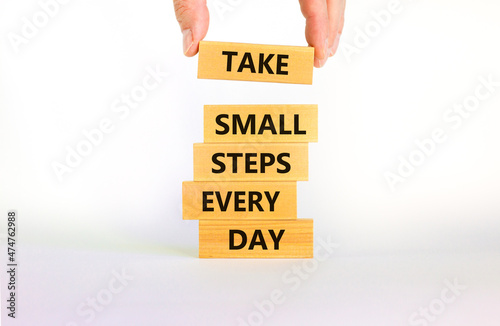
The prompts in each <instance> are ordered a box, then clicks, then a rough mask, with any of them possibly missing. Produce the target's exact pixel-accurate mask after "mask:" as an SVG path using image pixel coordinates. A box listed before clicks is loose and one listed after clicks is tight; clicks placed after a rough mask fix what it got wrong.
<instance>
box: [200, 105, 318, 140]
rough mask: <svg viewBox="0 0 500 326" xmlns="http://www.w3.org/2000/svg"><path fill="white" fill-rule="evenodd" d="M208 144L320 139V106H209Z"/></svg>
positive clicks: (205, 120)
mask: <svg viewBox="0 0 500 326" xmlns="http://www.w3.org/2000/svg"><path fill="white" fill-rule="evenodd" d="M204 111H205V113H204V119H203V120H204V134H205V137H204V141H205V143H212V142H213V143H217V142H223V143H228V142H229V143H245V142H270V143H279V142H283V143H299V142H317V141H318V106H317V105H205V110H204Z"/></svg>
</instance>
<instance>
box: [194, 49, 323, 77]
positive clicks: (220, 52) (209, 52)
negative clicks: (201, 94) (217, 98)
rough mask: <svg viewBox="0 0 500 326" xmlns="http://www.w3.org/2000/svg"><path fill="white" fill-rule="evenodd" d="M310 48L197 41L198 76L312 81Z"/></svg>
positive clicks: (311, 50)
mask: <svg viewBox="0 0 500 326" xmlns="http://www.w3.org/2000/svg"><path fill="white" fill-rule="evenodd" d="M313 66H314V48H311V47H305V46H279V45H260V44H245V43H224V42H207V41H201V42H200V52H199V57H198V78H203V79H229V80H248V81H261V82H275V83H291V84H309V85H311V84H312V76H313Z"/></svg>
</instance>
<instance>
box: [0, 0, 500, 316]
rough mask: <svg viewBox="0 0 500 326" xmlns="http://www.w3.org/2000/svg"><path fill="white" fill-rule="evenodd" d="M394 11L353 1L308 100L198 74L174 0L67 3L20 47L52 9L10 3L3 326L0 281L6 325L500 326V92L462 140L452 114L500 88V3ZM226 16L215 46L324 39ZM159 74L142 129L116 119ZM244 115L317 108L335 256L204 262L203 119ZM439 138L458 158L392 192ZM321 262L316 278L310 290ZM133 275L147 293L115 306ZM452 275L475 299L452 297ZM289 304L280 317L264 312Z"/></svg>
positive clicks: (285, 89) (319, 195)
mask: <svg viewBox="0 0 500 326" xmlns="http://www.w3.org/2000/svg"><path fill="white" fill-rule="evenodd" d="M42 2H43V3H45V2H46V0H45V1H44V0H42ZM220 3H222V4H226V6H230V7H229V9H230V10H228V11H226V12H224V13H221V12H220V11H219V12H218V11H217V10H216V9H215V5H216V4H219V5H220ZM228 3H229V4H228ZM388 4H389V1H384V0H376V1H349V0H348V3H347V10H346V19H345V21H346V25H345V29H344V34H343V37H342V41H341V42H342V44H341V47H340V49H339V52H338V54H337V55H336V56H335V57H333V58H331V59H330V60H329V61H328V62H327V65H326V66H325V67H324V68H323V69H315V71H314V74H315V75H314V83H313V86H305V85H284V84H267V83H251V82H232V81H214V80H198V79H197V78H196V71H197V58H185V57H184V56H183V55H182V44H181V33H180V30H179V27H178V25H177V22H176V20H175V17H174V12H173V6H172V3H171V2H170V1H167V0H142V1H138V0H129V1H96V0H88V1H78V0H73V1H68V3H67V4H64V5H60V8H59V10H58V12H57V13H55V14H54V17H51V18H50V19H49V20H48V22H47V23H46V25H45V26H43V27H41V28H39V29H38V32H37V33H36V35H32V37H31V38H29V39H26V40H27V41H26V43H23V44H21V45H20V46H18V47H16V46H13V45H12V42H11V41H10V39H11V38H12V37H13V36H12V35H13V34H16V35H19V36H22V35H23V34H22V30H23V26H24V25H25V24H26V21H25V20H23V17H26V19H28V20H30V21H32V20H33V16H34V15H37V13H39V12H40V11H41V7H40V5H39V3H38V2H37V1H32V0H25V1H13V0H2V1H1V2H0V15H1V16H0V29H1V35H2V43H1V47H2V48H1V54H0V55H1V56H0V82H1V90H0V214H1V215H2V216H4V217H3V218H2V219H1V220H2V221H3V222H2V225H1V227H2V235H3V237H2V248H3V249H2V254H1V257H3V258H2V264H6V256H5V252H6V249H5V231H6V215H7V211H8V210H9V209H15V210H17V212H18V215H19V221H18V251H17V259H18V261H19V267H18V275H17V276H18V285H19V288H18V289H19V290H18V312H17V314H18V315H17V316H18V318H17V319H16V320H15V321H13V320H11V319H9V320H8V321H7V322H5V321H6V319H5V314H6V312H7V310H6V309H5V299H6V296H5V290H6V282H4V281H5V279H6V275H7V274H6V273H5V272H2V274H1V278H2V288H1V290H2V304H1V306H2V309H1V314H2V319H3V321H4V323H5V324H6V325H64V326H75V325H239V324H241V325H243V323H240V321H239V318H241V319H242V320H247V321H248V320H250V321H251V322H253V324H254V325H260V324H264V325H312V324H316V325H363V326H364V325H384V326H387V325H482V326H484V325H486V326H487V325H498V324H499V323H500V316H499V315H498V306H499V305H500V277H499V275H500V219H499V217H500V216H499V214H500V200H499V195H500V169H499V166H500V152H499V140H500V130H499V128H498V125H499V121H500V111H499V110H498V109H499V105H500V86H495V87H494V89H493V92H492V93H491V94H490V96H489V98H488V99H486V100H483V101H480V103H479V105H478V107H477V108H476V110H475V111H474V112H471V113H470V116H469V117H468V118H467V119H465V118H464V119H463V121H462V125H461V126H460V127H458V128H453V127H454V124H453V123H450V122H447V121H445V119H444V114H445V113H446V112H447V110H450V109H453V107H454V105H455V104H462V103H463V102H464V100H466V99H467V98H469V99H470V96H473V95H474V94H475V90H476V88H477V87H478V85H481V82H480V78H483V79H488V78H491V79H493V80H494V81H495V82H497V83H498V81H500V62H499V58H500V42H499V39H498V35H499V32H500V21H499V19H498V13H499V12H500V3H498V2H495V1H487V0H482V1H474V2H472V1H451V0H450V1H445V0H438V1H430V0H421V1H410V0H401V1H400V2H399V7H398V8H399V12H398V13H397V14H391V15H390V17H389V18H387V16H386V17H385V18H386V21H385V25H386V26H380V23H376V22H377V20H376V19H375V18H374V16H373V13H379V12H381V11H382V10H386V9H387V7H388ZM209 8H210V14H211V25H210V30H209V33H208V35H207V37H206V39H207V40H213V41H234V42H250V43H263V44H280V45H306V43H305V38H304V35H303V34H304V19H303V18H302V16H301V13H300V10H299V5H298V3H297V2H296V1H284V0H282V1H278V0H272V1H270V0H266V1H264V0H258V1H257V0H252V1H245V0H242V1H228V0H220V1H215V0H214V1H209ZM226 9H228V8H227V7H226ZM377 26H378V27H379V28H378V29H377ZM368 27H371V28H372V29H371V30H370V31H369V32H370V33H371V35H372V36H368V38H367V39H366V38H365V39H364V43H360V42H361V41H360V37H361V36H360V33H361V32H360V31H363V30H365V29H366V28H368ZM356 44H357V45H356ZM353 48H354V49H355V50H353ZM349 49H350V50H351V52H349V51H348V50H349ZM16 50H17V51H16ZM353 51H354V52H353ZM147 67H152V68H153V69H154V68H155V67H159V69H160V70H161V71H163V72H167V73H168V77H165V78H164V80H163V81H162V82H161V83H160V84H159V86H158V87H157V88H156V89H155V90H152V91H150V92H148V93H147V98H146V99H145V100H144V101H143V102H141V103H139V105H138V106H137V107H136V108H133V109H130V112H129V114H128V115H127V116H126V117H125V116H124V115H122V114H121V113H118V112H115V111H113V110H112V103H113V102H114V101H115V100H117V99H118V100H119V99H120V96H121V95H122V94H130V92H131V91H132V90H133V89H134V87H137V86H138V85H141V84H142V80H143V78H144V76H146V75H147V74H148V72H147ZM245 103H255V104H273V103H275V104H300V103H306V104H309V103H310V104H318V105H319V118H320V122H319V142H318V143H314V144H311V145H310V147H309V149H310V153H309V165H310V176H309V181H308V182H300V183H299V184H298V214H299V217H300V218H313V219H314V223H315V247H316V249H319V250H323V251H322V253H323V254H325V253H326V251H324V249H322V247H321V243H320V241H319V240H320V239H323V240H325V241H326V240H327V239H331V241H332V242H334V243H336V244H338V245H339V247H338V248H336V249H334V251H333V252H332V253H331V254H329V255H328V256H329V257H328V259H327V260H326V261H322V262H318V261H309V263H306V260H199V259H198V258H197V255H198V223H197V222H196V221H183V220H182V214H181V208H182V207H181V184H182V181H188V180H192V177H193V176H192V159H193V157H192V144H193V143H196V142H202V141H203V136H202V135H203V133H202V128H203V125H202V118H203V105H204V104H245ZM102 119H109V120H111V121H112V123H113V126H114V127H113V131H112V132H111V133H108V134H105V135H104V137H103V140H102V142H101V143H100V144H99V145H97V146H94V147H92V148H91V150H90V153H89V154H88V155H87V156H86V157H83V159H82V161H81V162H80V163H79V164H78V165H77V166H76V167H74V168H71V170H72V171H71V172H66V173H64V174H63V175H62V177H60V178H58V176H57V174H56V173H55V172H54V169H53V165H54V164H56V163H54V162H58V163H61V164H66V157H67V155H68V151H69V149H68V148H72V149H75V148H77V146H78V144H79V143H80V142H81V141H82V140H85V139H86V138H85V136H84V132H85V131H89V130H91V129H94V128H97V127H98V126H99V123H100V121H101V120H102ZM435 128H440V129H442V130H443V131H444V132H445V134H446V137H447V140H446V142H444V143H442V144H438V145H437V146H436V148H435V149H434V151H433V152H432V153H431V154H430V155H429V156H428V157H426V158H425V160H424V161H423V163H422V164H421V165H420V166H417V167H415V170H414V171H413V173H412V174H411V175H409V176H407V177H406V178H404V179H405V181H404V182H402V183H398V184H396V185H395V187H394V189H391V187H390V185H389V183H388V182H387V180H386V178H385V177H384V173H386V172H391V173H398V166H399V162H400V161H399V157H403V158H406V159H408V158H409V156H410V155H411V153H412V152H413V151H415V150H417V149H418V147H417V146H416V145H415V141H416V140H423V139H426V138H429V137H431V135H432V132H433V130H434V129H435ZM3 262H5V263H3ZM304 263H306V264H309V265H306V269H307V268H308V267H307V266H309V272H306V274H305V276H304V278H303V279H299V278H297V276H294V278H291V275H292V273H294V272H293V271H296V268H297V267H300V268H303V267H302V266H303V264H304ZM316 263H317V264H316ZM294 266H295V267H294ZM2 270H3V269H2ZM115 273H125V274H126V275H130V278H133V280H129V281H124V282H123V284H122V283H117V284H122V285H123V286H122V287H120V291H115V292H117V293H114V294H112V297H110V298H109V297H108V296H106V295H107V294H109V293H111V292H109V284H110V282H114V281H113V279H116V274H115ZM291 280H293V282H292V281H291ZM448 281H449V282H451V283H453V282H458V283H459V284H461V285H463V286H466V289H463V290H460V293H458V294H456V295H453V296H454V298H453V300H451V299H449V298H450V297H445V298H448V300H446V301H449V302H445V301H443V298H442V297H441V295H442V293H443V291H445V292H446V291H448V290H446V289H447V288H448V285H447V284H448V283H447V282H448ZM113 284H115V283H113ZM276 291H278V292H279V293H282V294H283V295H282V297H281V301H280V303H279V304H277V305H276V306H275V307H274V308H272V309H271V308H269V306H266V307H267V308H268V310H272V312H269V313H265V314H264V313H262V312H259V310H258V308H256V302H257V303H260V302H267V301H266V300H269V298H270V297H271V296H272V293H273V292H276ZM446 293H447V294H448V295H451V293H452V292H450V291H448V292H446ZM89 298H97V303H98V304H99V303H100V305H99V311H97V310H91V308H90V307H89V306H86V303H87V302H88V301H87V300H88V299H89ZM108 299H109V300H108ZM451 301H452V302H451ZM78 307H80V308H81V307H83V310H85V311H87V314H85V313H82V311H81V310H80V312H79V311H78ZM420 308H425V309H429V308H430V309H431V310H430V311H431V314H433V315H432V316H431V317H432V318H427V319H425V318H424V317H422V315H419V314H420V313H419V309H420ZM88 311H92V313H93V314H94V315H93V318H91V317H90V315H91V313H88ZM432 312H434V313H432ZM415 313H416V315H413V314H415ZM412 315H413V319H412V320H413V322H411V321H410V318H411V316H412ZM415 316H416V317H415Z"/></svg>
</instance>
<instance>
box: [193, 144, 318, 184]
mask: <svg viewBox="0 0 500 326" xmlns="http://www.w3.org/2000/svg"><path fill="white" fill-rule="evenodd" d="M193 151H194V153H193V157H194V181H306V180H307V179H308V169H309V168H308V163H309V162H308V144H307V143H235V144H231V143H217V144H194V145H193ZM236 155H238V156H239V157H236ZM273 161H274V162H273ZM271 162H273V164H270V163H271ZM235 163H236V164H235ZM221 171H222V172H221Z"/></svg>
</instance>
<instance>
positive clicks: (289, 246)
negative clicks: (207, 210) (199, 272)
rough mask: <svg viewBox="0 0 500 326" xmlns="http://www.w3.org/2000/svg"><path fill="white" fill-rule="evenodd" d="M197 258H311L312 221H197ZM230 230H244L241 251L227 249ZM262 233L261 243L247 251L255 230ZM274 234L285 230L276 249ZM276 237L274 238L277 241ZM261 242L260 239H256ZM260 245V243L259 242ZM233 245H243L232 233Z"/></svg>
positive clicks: (239, 237) (237, 235) (228, 247)
mask: <svg viewBox="0 0 500 326" xmlns="http://www.w3.org/2000/svg"><path fill="white" fill-rule="evenodd" d="M199 225H200V242H199V256H200V258H312V257H313V247H314V245H313V241H314V239H313V220H312V219H298V220H294V221H269V220H266V221H260V220H245V221H235V220H217V221H213V220H212V221H210V220H200V222H199ZM230 230H233V231H234V230H239V231H243V232H244V233H245V234H246V238H247V239H246V240H247V241H246V244H245V246H243V248H241V249H230ZM256 230H260V231H262V236H263V240H264V242H265V245H266V247H267V249H264V247H263V246H262V244H256V245H255V246H254V247H253V249H252V250H250V249H249V248H250V244H251V242H252V238H253V237H254V234H255V231H256ZM269 230H273V232H274V235H277V234H279V232H280V230H284V233H283V235H282V236H281V239H279V247H278V249H276V247H275V240H273V237H272V236H271V234H270V232H269ZM276 238H277V237H275V239H276ZM259 240H260V238H259ZM259 242H260V241H259ZM233 244H235V245H237V246H238V245H240V244H242V236H240V235H239V234H235V235H234V236H233Z"/></svg>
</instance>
